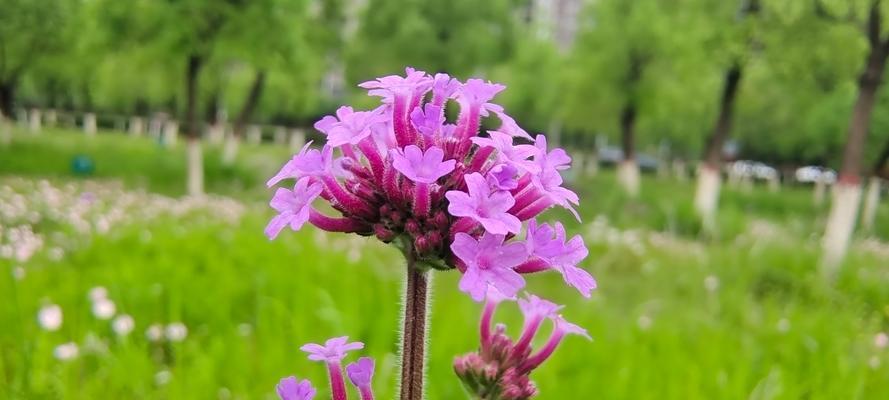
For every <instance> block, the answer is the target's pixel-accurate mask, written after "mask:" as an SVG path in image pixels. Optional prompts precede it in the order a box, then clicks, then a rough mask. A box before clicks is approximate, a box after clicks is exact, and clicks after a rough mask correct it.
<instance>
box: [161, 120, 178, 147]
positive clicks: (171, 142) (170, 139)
mask: <svg viewBox="0 0 889 400" xmlns="http://www.w3.org/2000/svg"><path fill="white" fill-rule="evenodd" d="M161 135H162V137H161V143H162V144H163V145H164V146H166V147H173V146H175V145H176V139H177V137H178V136H179V123H178V122H176V121H173V120H170V121H167V122H165V123H164V130H163V133H162V134H161Z"/></svg>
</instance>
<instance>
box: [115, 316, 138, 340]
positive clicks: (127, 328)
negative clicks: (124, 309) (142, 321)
mask: <svg viewBox="0 0 889 400" xmlns="http://www.w3.org/2000/svg"><path fill="white" fill-rule="evenodd" d="M135 326H136V322H135V321H133V317H131V316H129V315H127V314H121V315H118V316H117V318H114V321H112V322H111V329H113V330H114V333H116V334H117V335H118V336H126V335H129V334H130V332H132V331H133V328H134V327H135Z"/></svg>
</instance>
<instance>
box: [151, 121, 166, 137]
mask: <svg viewBox="0 0 889 400" xmlns="http://www.w3.org/2000/svg"><path fill="white" fill-rule="evenodd" d="M163 130H164V121H163V120H162V119H160V118H158V117H152V118H151V122H149V123H148V136H149V137H151V138H152V139H155V140H157V139H158V138H160V137H161V134H162V132H163Z"/></svg>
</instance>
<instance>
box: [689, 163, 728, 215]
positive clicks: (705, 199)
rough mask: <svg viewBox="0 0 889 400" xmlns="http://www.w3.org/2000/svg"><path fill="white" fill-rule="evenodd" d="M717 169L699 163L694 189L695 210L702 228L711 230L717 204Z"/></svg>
mask: <svg viewBox="0 0 889 400" xmlns="http://www.w3.org/2000/svg"><path fill="white" fill-rule="evenodd" d="M721 179H722V178H721V177H720V176H719V170H718V169H716V168H712V167H709V166H706V165H704V164H701V166H700V167H699V168H698V182H697V187H696V189H695V211H697V213H698V216H699V217H700V218H701V222H702V223H703V225H704V229H706V230H708V231H713V229H714V228H715V227H716V206H717V205H718V204H719V186H720V183H721V182H720V181H721Z"/></svg>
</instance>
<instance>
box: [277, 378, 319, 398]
mask: <svg viewBox="0 0 889 400" xmlns="http://www.w3.org/2000/svg"><path fill="white" fill-rule="evenodd" d="M276 389H277V391H278V397H280V398H281V400H312V399H313V398H314V397H315V393H316V391H315V388H314V387H312V383H311V382H309V380H308V379H303V380H301V381H297V380H296V377H293V376H288V377H286V378H284V379H281V382H279V383H278V386H277V387H276Z"/></svg>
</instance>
